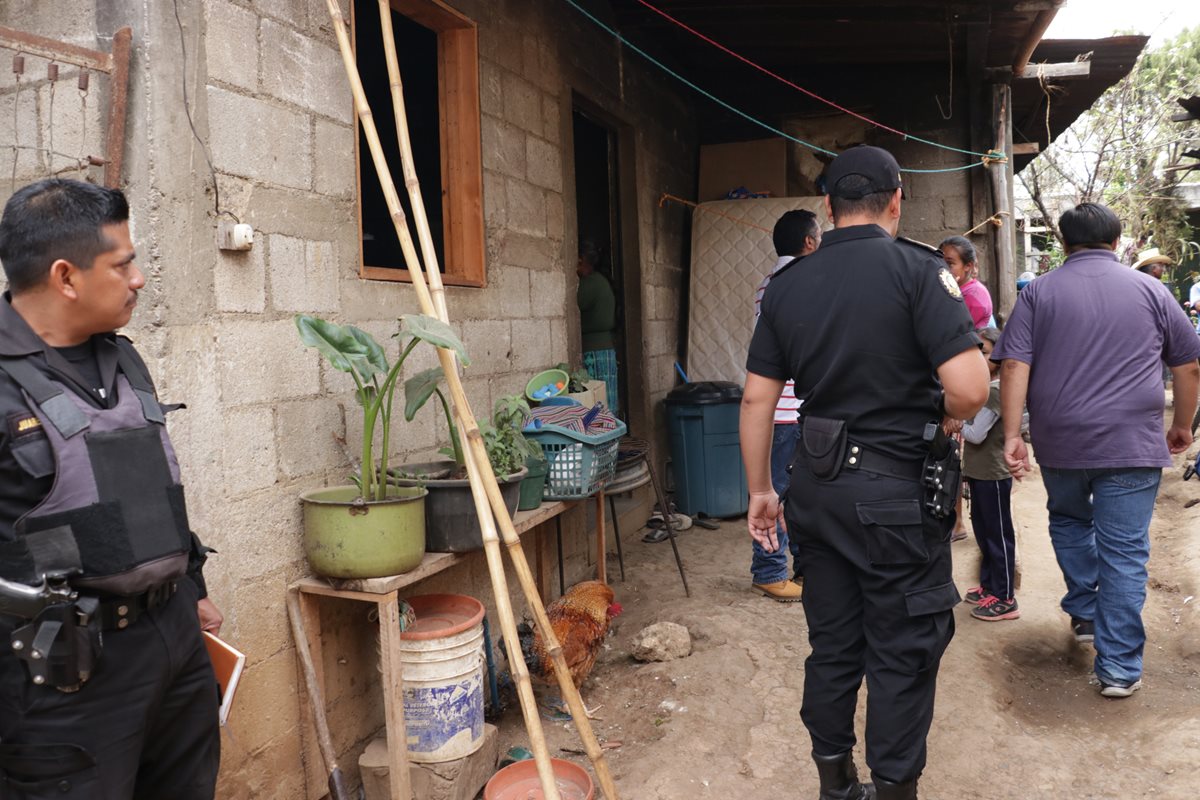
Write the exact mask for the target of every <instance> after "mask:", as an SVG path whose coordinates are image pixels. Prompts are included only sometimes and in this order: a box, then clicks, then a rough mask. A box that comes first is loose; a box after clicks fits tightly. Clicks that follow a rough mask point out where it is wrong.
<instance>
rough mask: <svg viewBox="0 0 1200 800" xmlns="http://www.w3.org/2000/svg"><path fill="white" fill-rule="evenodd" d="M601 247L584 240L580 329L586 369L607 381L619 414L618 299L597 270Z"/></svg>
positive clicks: (610, 404)
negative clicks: (614, 337) (616, 343)
mask: <svg viewBox="0 0 1200 800" xmlns="http://www.w3.org/2000/svg"><path fill="white" fill-rule="evenodd" d="M599 263H600V248H599V247H598V246H597V245H596V243H595V242H592V241H590V240H588V239H584V240H582V241H580V243H579V263H578V265H577V266H576V267H575V273H576V274H577V275H578V276H579V291H578V293H577V294H576V302H578V303H579V327H580V329H581V330H582V332H583V366H584V368H585V369H587V371H588V373H589V374H590V375H591V376H592V377H593V378H595V379H596V380H601V381H604V384H605V390H606V392H607V394H608V407H609V410H611V411H612V412H613V414H619V413H620V409H619V405H620V404H619V395H618V394H617V388H618V387H617V351H616V349H615V348H614V346H613V344H614V340H613V334H614V331H615V330H616V327H617V296H616V294H615V293H614V292H613V288H612V284H611V283H609V282H608V278H607V277H605V276H604V274H603V273H601V272H599V271H598V270H597V269H596V266H597V265H598V264H599Z"/></svg>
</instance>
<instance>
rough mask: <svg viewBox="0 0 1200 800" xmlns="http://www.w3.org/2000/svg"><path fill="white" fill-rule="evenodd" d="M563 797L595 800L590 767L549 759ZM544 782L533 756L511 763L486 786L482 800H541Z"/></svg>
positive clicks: (559, 792) (563, 799) (543, 795)
mask: <svg viewBox="0 0 1200 800" xmlns="http://www.w3.org/2000/svg"><path fill="white" fill-rule="evenodd" d="M550 767H551V769H553V770H554V782H555V784H557V786H558V794H559V796H560V797H561V800H592V797H593V796H594V787H593V786H592V778H591V776H590V775H588V773H587V770H585V769H584V768H583V767H581V766H579V765H578V764H573V763H571V762H570V761H566V760H564V759H561V758H552V759H550ZM543 797H545V794H544V793H543V792H542V782H541V780H539V778H538V773H537V762H535V761H534V760H533V759H532V758H531V759H528V760H526V761H517V762H516V763H513V764H509V765H508V766H507V767H505V768H504V769H502V770H500V771H499V772H497V773H496V774H495V775H493V776H492V777H491V780H489V781H488V782H487V786H485V787H483V800H542V798H543Z"/></svg>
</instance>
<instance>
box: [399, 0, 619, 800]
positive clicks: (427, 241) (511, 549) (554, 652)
mask: <svg viewBox="0 0 1200 800" xmlns="http://www.w3.org/2000/svg"><path fill="white" fill-rule="evenodd" d="M378 5H379V21H380V29H381V30H382V32H383V45H384V56H385V60H386V62H387V70H388V83H389V86H390V88H391V95H392V112H393V115H394V119H395V124H396V139H397V145H398V147H399V150H400V157H401V164H402V166H403V172H404V185H405V188H406V190H407V191H408V197H409V203H410V205H411V207H412V211H413V222H414V223H415V224H416V228H417V236H418V238H419V239H420V242H421V252H422V255H423V256H424V265H425V270H426V272H427V273H428V276H429V284H430V287H431V290H430V294H431V295H432V298H433V301H434V306H435V308H436V312H437V313H436V316H437V317H438V318H439V319H440V320H441V321H442V322H445V323H449V321H450V319H449V314H448V312H447V308H446V299H445V298H446V292H445V286H444V285H443V283H442V277H441V271H440V270H439V269H438V262H437V253H436V250H435V249H434V246H433V236H432V234H431V232H430V230H429V218H428V216H427V215H426V213H425V202H424V198H423V197H422V195H421V187H420V182H419V180H418V178H417V171H416V165H415V163H414V160H413V155H412V144H411V139H410V136H409V127H408V113H407V110H406V105H405V102H404V82H403V79H402V76H401V74H400V66H399V59H398V58H397V57H396V40H395V36H394V34H393V32H392V16H391V5H390V3H389V0H378ZM381 175H382V173H381ZM409 270H410V272H413V273H414V276H415V280H420V281H421V282H422V283H423V282H424V275H421V274H419V273H420V267H419V265H418V267H417V269H416V270H414V269H413V266H412V264H411V263H410V266H409ZM443 371H446V370H445V366H444V365H443ZM447 384H448V385H449V386H450V392H451V395H452V398H453V401H454V407H455V408H456V409H469V405H468V403H467V399H466V395H465V394H464V393H463V392H462V386H461V383H459V381H458V374H457V370H455V377H454V379H453V380H451V379H450V378H449V373H448V372H447ZM459 416H460V426H459V427H460V430H462V431H463V432H464V435H465V436H466V438H467V441H468V447H467V448H466V449H467V450H471V451H473V452H474V455H475V463H476V465H482V467H483V469H481V470H480V472H482V473H484V474H485V475H486V478H485V479H484V480H483V481H482V486H483V489H484V491H486V493H487V498H488V501H489V502H490V504H491V509H492V512H493V513H494V514H495V521H496V522H497V523H498V525H499V528H500V533H501V534H502V536H503V538H504V543H505V546H506V548H507V550H508V553H509V557H510V558H511V559H512V562H513V567H514V569H515V571H516V573H517V578H518V581H519V583H520V584H521V589H522V591H523V593H524V595H525V598H526V601H527V602H528V603H529V606H530V609H531V610H532V612H533V615H534V619H535V622H536V623H537V626H538V629H539V630H540V631H541V632H542V642H543V644H544V645H545V648H546V652H547V655H549V656H550V660H551V664H552V665H553V667H554V674H555V678H556V679H557V681H558V684H559V689H560V691H561V692H562V695H563V697H564V698H565V699H566V701H567V706H568V708H569V709H570V710H571V715H572V717H573V718H574V719H575V720H576V728H577V729H578V730H579V736H580V739H581V741H582V743H583V745H584V750H585V751H586V752H587V754H588V757H589V758H590V760H591V762H592V766H593V768H594V769H595V770H596V777H597V779H598V780H599V782H600V788H601V791H602V792H603V794H604V796H605V797H607V798H609V800H618V798H617V791H616V785H615V784H614V782H613V779H612V774H611V772H610V770H609V768H608V760H607V758H606V757H605V755H604V750H603V749H602V748H601V747H600V742H599V741H598V740H597V739H596V735H595V733H594V732H593V731H592V726H591V724H590V722H589V721H588V718H587V711H586V709H585V708H584V705H583V698H582V697H581V696H580V694H579V690H578V688H577V687H576V686H575V682H574V680H573V679H572V678H571V674H570V670H569V669H568V667H567V663H566V659H565V657H564V656H563V652H562V645H561V643H560V642H559V641H558V639H557V637H556V636H555V635H554V631H553V628H552V626H551V625H550V620H549V617H548V616H547V615H546V610H545V606H544V604H543V603H542V599H541V595H540V593H539V592H538V588H537V581H536V580H535V579H534V577H533V573H532V571H531V570H530V567H529V562H528V559H526V557H525V550H524V548H523V547H522V546H521V537H520V536H519V535H518V534H517V532H516V529H515V527H514V526H513V522H512V516H511V515H510V514H509V512H508V505H507V503H505V502H504V498H503V497H502V496H501V494H500V487H499V485H498V484H497V483H496V481H495V478H494V476H493V474H492V471H491V469H490V466H489V462H488V458H487V448H486V447H485V446H484V443H483V439H482V436H481V435H480V433H479V430H478V426H477V425H476V424H475V418H474V415H472V414H470V413H469V411H467V413H465V414H460V415H459ZM464 417H465V418H466V419H463V418H464ZM467 420H469V422H467ZM469 474H470V470H469ZM474 491H475V487H474V484H472V492H474ZM477 511H478V508H477ZM602 512H603V507H601V522H600V524H601V526H602V527H603V513H602ZM479 515H480V517H483V516H484V514H483V513H482V512H480V514H479ZM601 535H603V530H601ZM600 557H601V558H603V555H602V554H601V556H600ZM600 574H601V576H603V563H601V569H600ZM504 642H505V647H506V649H510V650H514V651H516V652H509V653H508V658H509V662H510V663H512V662H513V661H522V660H523V657H522V655H521V653H520V648H519V647H517V646H516V643H517V640H516V639H515V638H509V637H508V636H507V635H506V636H505V639H504ZM510 643H511V644H510Z"/></svg>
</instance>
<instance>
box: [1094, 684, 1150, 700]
mask: <svg viewBox="0 0 1200 800" xmlns="http://www.w3.org/2000/svg"><path fill="white" fill-rule="evenodd" d="M1140 688H1142V682H1141V680H1136V681H1134V682H1133V683H1131V684H1129V685H1128V686H1119V685H1117V684H1113V683H1105V682H1104V681H1100V694H1101V695H1102V696H1104V697H1129V695H1131V694H1133V693H1134V692H1136V691H1137V690H1138V689H1140Z"/></svg>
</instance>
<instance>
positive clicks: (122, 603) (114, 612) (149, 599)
mask: <svg viewBox="0 0 1200 800" xmlns="http://www.w3.org/2000/svg"><path fill="white" fill-rule="evenodd" d="M176 588H177V587H176V582H175V581H167V582H166V583H160V584H159V585H158V586H151V587H150V588H149V589H147V590H146V591H144V592H142V593H141V594H135V595H130V596H128V597H104V598H101V600H100V611H99V612H98V613H99V615H100V624H101V626H102V627H103V628H104V630H106V631H119V630H124V629H125V628H128V627H129V626H130V625H132V624H133V623H135V622H137V620H138V618H139V617H141V616H142V614H145V613H146V612H147V611H153V610H154V609H156V608H161V607H162V606H165V605H166V604H167V601H168V600H170V599H171V597H172V595H174V594H175V589H176Z"/></svg>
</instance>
